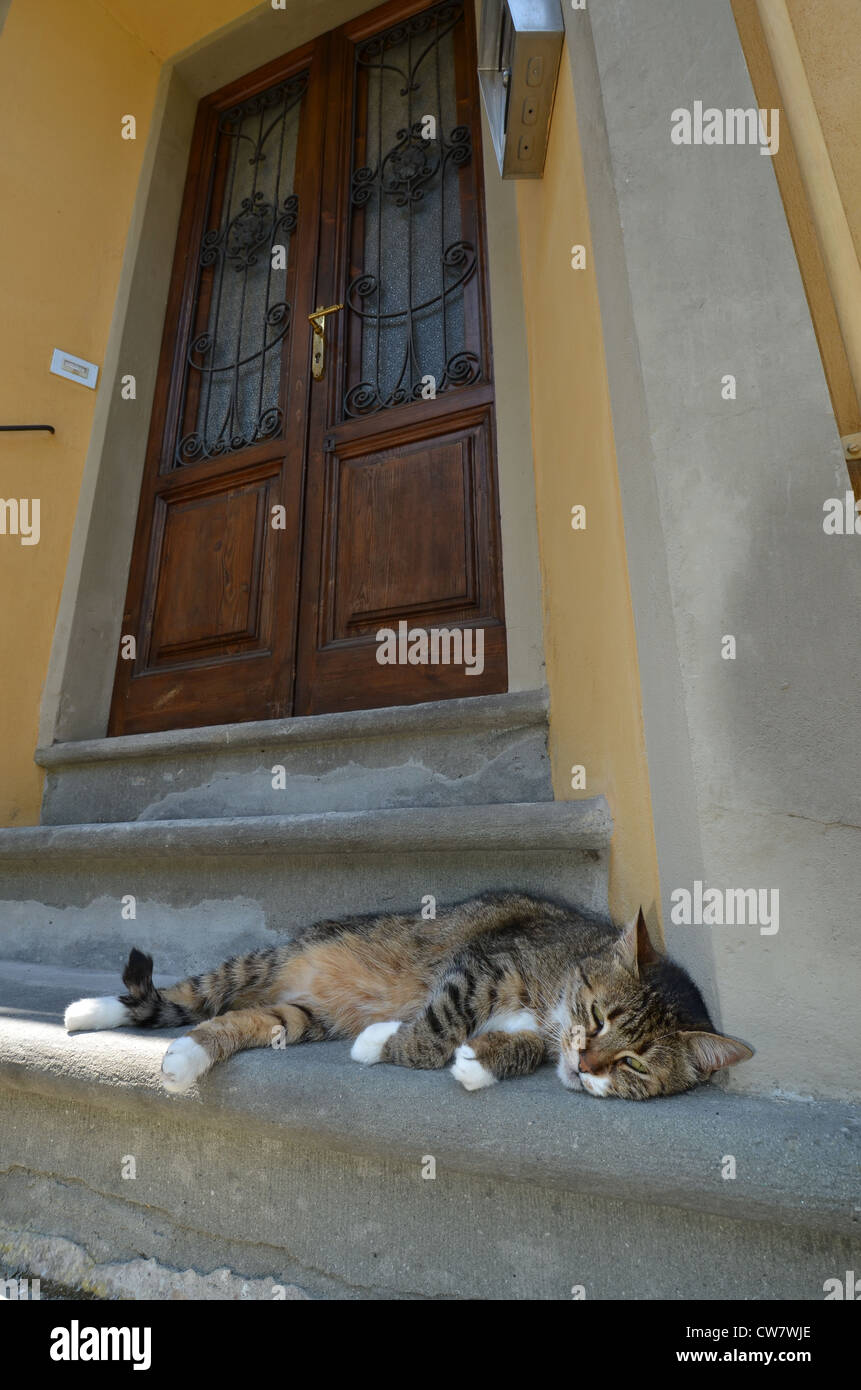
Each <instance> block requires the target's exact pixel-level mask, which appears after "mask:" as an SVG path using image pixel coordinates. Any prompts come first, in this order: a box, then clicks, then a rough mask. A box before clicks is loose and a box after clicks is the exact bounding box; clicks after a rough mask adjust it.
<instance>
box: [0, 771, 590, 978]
mask: <svg viewBox="0 0 861 1390" xmlns="http://www.w3.org/2000/svg"><path fill="white" fill-rule="evenodd" d="M611 833H612V820H611V816H610V813H609V809H608V807H607V804H606V802H605V801H604V800H603V798H596V799H593V800H583V801H568V802H559V801H557V802H554V801H546V802H528V803H523V804H513V805H507V804H491V805H482V806H441V807H408V808H405V809H401V810H373V811H326V812H321V813H318V814H315V815H292V816H275V815H271V816H259V817H253V816H240V817H235V818H231V819H215V818H207V819H198V820H175V821H169V820H150V821H130V822H121V823H117V824H107V825H104V824H94V825H64V826H35V827H26V828H22V829H17V830H0V956H6V957H8V958H9V959H13V960H20V961H28V960H29V961H34V962H41V963H44V964H56V965H65V966H69V965H71V966H104V965H106V964H110V965H111V966H112V967H115V968H119V966H120V965H121V964H122V962H123V960H124V956H125V953H126V952H127V951H128V949H129V947H130V946H132V945H137V946H140V947H141V948H142V949H144V950H148V951H151V952H152V955H153V957H154V958H155V961H156V965H157V966H160V967H162V968H163V969H165V970H170V971H176V972H177V973H184V972H187V971H196V970H199V969H202V968H204V967H208V966H211V965H214V964H216V963H217V962H218V961H220V960H222V959H223V958H224V957H226V956H228V955H233V954H234V953H236V952H240V951H244V950H250V949H252V948H253V947H256V946H260V945H263V944H265V943H266V942H267V940H271V939H272V937H273V935H277V934H278V933H288V934H289V933H290V932H291V931H293V930H295V929H296V928H297V927H298V926H300V925H302V924H304V923H307V922H311V921H314V920H315V919H317V918H319V917H323V916H342V915H345V914H348V913H361V912H373V911H380V912H381V911H387V910H404V911H415V912H416V913H418V912H419V911H420V908H421V904H422V899H423V898H424V897H425V896H426V895H428V894H430V895H433V896H434V897H435V898H436V899H437V901H438V902H439V903H445V902H455V901H458V900H459V899H462V898H466V897H469V896H471V895H473V894H475V893H478V892H481V891H482V890H483V889H488V888H506V887H513V886H514V887H519V888H523V889H527V890H530V891H532V892H538V893H542V892H544V893H548V894H550V895H551V896H555V897H559V898H562V899H564V900H566V901H568V902H570V903H571V904H572V905H574V906H577V907H581V908H584V909H587V910H589V911H593V912H600V913H606V912H607V869H608V861H609V849H610V837H611ZM130 899H134V902H133V903H131V902H130V901H129V900H130ZM132 910H133V911H134V914H135V915H134V917H133V918H132V917H131V916H130V915H129V914H130V913H131V911H132Z"/></svg>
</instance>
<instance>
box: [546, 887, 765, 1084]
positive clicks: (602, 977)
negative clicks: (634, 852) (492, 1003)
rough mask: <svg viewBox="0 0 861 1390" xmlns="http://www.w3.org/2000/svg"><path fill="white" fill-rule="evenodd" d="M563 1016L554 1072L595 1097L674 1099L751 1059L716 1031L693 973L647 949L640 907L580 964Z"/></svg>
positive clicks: (741, 1045)
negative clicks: (612, 937)
mask: <svg viewBox="0 0 861 1390" xmlns="http://www.w3.org/2000/svg"><path fill="white" fill-rule="evenodd" d="M563 1017H564V1021H563V1018H560V1022H561V1023H562V1027H561V1031H560V1039H559V1042H560V1056H559V1065H558V1068H557V1074H558V1075H559V1078H560V1080H561V1081H562V1083H563V1085H565V1086H568V1087H569V1088H570V1089H572V1090H580V1089H581V1088H582V1089H583V1090H585V1091H587V1092H588V1093H589V1095H592V1096H617V1097H620V1098H622V1099H624V1100H648V1099H650V1098H651V1097H652V1096H671V1095H675V1094H677V1093H678V1092H679V1091H689V1090H691V1089H692V1087H694V1086H698V1085H700V1083H701V1082H703V1081H707V1080H708V1078H709V1077H710V1076H711V1075H712V1073H713V1072H715V1071H718V1070H720V1068H721V1067H731V1066H734V1065H735V1063H736V1062H743V1061H745V1060H746V1059H747V1058H748V1057H752V1056H753V1050H752V1048H750V1047H748V1046H747V1045H746V1044H745V1043H743V1042H739V1041H738V1039H736V1038H729V1037H726V1036H724V1035H723V1034H721V1033H717V1032H715V1030H714V1027H713V1024H712V1022H711V1019H710V1018H709V1016H708V1011H707V1010H706V1007H705V1004H704V1003H703V999H702V995H701V994H700V992H699V990H698V989H697V987H696V985H695V984H694V983H693V981H692V980H691V978H690V976H689V975H688V974H687V973H686V972H685V971H684V970H683V969H682V968H681V966H680V965H676V964H674V962H673V961H670V960H668V959H667V958H666V957H665V956H659V955H658V954H657V952H656V951H655V950H654V948H653V947H652V944H651V942H650V940H649V934H648V931H647V929H646V923H645V920H644V918H643V914H642V911H641V912H640V913H639V915H638V917H637V919H636V921H635V922H633V923H632V924H631V926H630V927H629V928H627V929H626V930H625V931H623V932H622V933H621V935H620V937H619V940H618V942H616V943H615V944H614V945H613V946H611V947H609V948H608V949H607V950H606V952H602V953H601V954H599V955H596V956H595V957H592V958H590V959H588V960H586V961H584V963H583V968H582V969H581V970H580V971H578V973H577V975H576V977H575V978H574V979H573V980H572V982H571V984H570V986H569V994H568V998H567V1000H566V1001H565V1003H564V1005H563Z"/></svg>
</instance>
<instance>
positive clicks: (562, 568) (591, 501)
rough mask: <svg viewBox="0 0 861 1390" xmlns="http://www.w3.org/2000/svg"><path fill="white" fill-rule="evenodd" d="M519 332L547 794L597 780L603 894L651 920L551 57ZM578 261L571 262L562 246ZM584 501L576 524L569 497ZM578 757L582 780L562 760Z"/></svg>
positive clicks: (615, 575)
mask: <svg viewBox="0 0 861 1390" xmlns="http://www.w3.org/2000/svg"><path fill="white" fill-rule="evenodd" d="M518 211H519V215H520V231H521V260H522V266H523V281H524V298H525V304H526V320H527V334H528V338H529V359H530V390H531V396H532V421H533V426H532V428H533V446H534V452H535V473H536V502H537V509H538V538H539V547H540V553H541V569H542V587H543V601H544V642H545V655H546V660H547V677H548V685H549V688H550V729H551V758H552V764H553V779H554V789H555V794H556V796H557V797H558V798H560V799H565V798H569V797H577V796H594V795H595V794H596V793H599V792H603V793H604V795H605V796H606V797H607V799H608V801H609V802H610V806H611V808H612V811H613V815H614V818H615V824H616V829H615V834H614V837H613V852H612V857H611V865H610V906H611V909H612V911H613V913H614V915H615V916H616V917H617V919H619V920H621V919H627V918H629V917H630V916H631V915H632V914H633V913H634V912H635V911H636V909H637V907H638V905H640V904H642V906H643V908H644V910H645V911H646V913H647V917H648V918H649V924H650V926H651V927H652V929H654V928H655V927H656V926H657V924H658V921H659V904H660V892H659V884H658V865H657V854H656V850H655V840H654V831H653V827H652V810H651V797H650V793H649V780H648V767H647V762H646V751H645V739H644V734H643V725H642V712H641V698H640V684H639V671H638V663H637V652H636V642H635V634H634V621H633V613H632V608H631V598H630V591H629V587H628V571H627V561H626V556H625V538H624V532H623V523H622V508H621V498H620V494H619V482H618V473H617V468H616V455H615V447H614V442H613V427H612V422H611V415H610V398H609V388H608V384H607V375H606V367H605V363H604V354H603V348H602V341H603V340H602V332H601V317H600V311H599V306H598V292H597V286H596V281H595V274H594V257H593V254H592V246H591V242H590V235H589V213H588V206H587V202H586V188H585V183H584V178H583V169H582V163H581V157H580V145H579V136H578V130H577V116H576V109H575V101H574V92H573V85H572V80H571V70H570V66H569V63H568V59H567V55H563V59H562V65H561V68H560V72H559V85H558V88H557V92H556V104H555V108H554V112H553V123H552V128H551V135H550V146H549V150H548V155H547V164H546V167H545V171H544V178H543V179H542V180H540V181H537V180H536V181H534V182H524V183H521V184H520V185H519V186H518ZM575 244H580V245H583V246H585V248H586V268H585V269H583V270H574V269H572V268H571V248H572V246H573V245H575ZM578 504H582V505H584V506H585V507H586V529H585V531H579V530H578V531H575V530H573V529H572V527H571V508H572V507H573V506H575V505H578ZM576 764H580V765H582V766H584V767H585V769H586V777H587V783H586V788H585V790H583V791H575V790H573V789H572V786H571V768H572V766H574V765H576Z"/></svg>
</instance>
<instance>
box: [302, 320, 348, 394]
mask: <svg viewBox="0 0 861 1390" xmlns="http://www.w3.org/2000/svg"><path fill="white" fill-rule="evenodd" d="M343 307H344V306H343V304H330V305H329V307H328V309H324V308H323V306H322V305H318V307H317V308H316V309H315V310H314V312H313V314H309V315H308V322H309V323H310V325H311V327H312V328H313V330H314V347H313V351H312V353H311V375H312V376H313V378H314V380H315V381H320V380H321V379H322V376H323V372H324V371H325V369H326V315H327V314H336V313H337V312H338V310H339V309H343Z"/></svg>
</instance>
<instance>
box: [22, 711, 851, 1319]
mask: <svg viewBox="0 0 861 1390" xmlns="http://www.w3.org/2000/svg"><path fill="white" fill-rule="evenodd" d="M546 744H547V702H546V696H545V694H544V693H543V692H531V693H526V694H515V695H504V696H484V697H477V698H475V699H470V700H453V701H446V702H441V703H439V704H429V705H423V706H422V705H418V706H412V707H409V708H405V709H394V710H372V711H363V712H360V713H358V714H348V715H324V716H321V717H319V718H315V719H297V720H293V721H276V722H273V723H265V724H248V725H239V726H235V725H234V726H225V727H223V728H211V729H198V730H190V731H182V732H178V733H175V734H174V733H171V734H154V735H146V736H142V737H134V738H123V739H112V740H94V741H89V742H86V743H74V744H64V745H58V746H56V747H53V748H49V749H43V750H40V752H39V754H38V761H39V762H40V763H42V765H43V766H44V767H45V769H46V774H47V776H46V785H45V794H44V804H43V817H42V820H43V823H42V825H40V826H37V827H28V828H23V829H17V830H0V957H3V958H4V959H3V961H2V963H0V1136H2V1138H0V1175H2V1176H0V1187H2V1192H0V1265H3V1264H5V1266H6V1268H7V1270H11V1269H12V1268H18V1269H20V1271H21V1272H22V1273H23V1274H26V1273H28V1272H29V1273H31V1274H33V1275H41V1277H43V1278H45V1279H47V1278H52V1279H55V1280H58V1281H59V1282H64V1283H69V1282H70V1281H71V1282H73V1283H77V1285H78V1286H79V1287H86V1288H88V1289H92V1290H95V1291H96V1292H101V1293H102V1294H103V1295H104V1296H108V1295H110V1296H120V1297H147V1296H149V1293H148V1291H150V1290H152V1289H153V1288H154V1287H155V1288H157V1289H158V1290H159V1291H160V1292H159V1295H158V1296H171V1295H173V1296H187V1294H188V1291H189V1290H192V1291H193V1292H192V1294H191V1296H195V1297H198V1296H206V1297H225V1298H228V1297H272V1296H281V1295H280V1294H275V1295H273V1293H272V1289H273V1281H274V1284H276V1285H278V1286H280V1287H281V1288H282V1289H287V1290H289V1292H287V1293H285V1294H284V1295H283V1296H285V1297H302V1296H304V1295H307V1296H311V1297H334V1298H378V1297H382V1298H410V1297H419V1298H452V1297H469V1296H475V1297H481V1298H510V1297H515V1298H516V1297H519V1298H569V1297H571V1289H572V1287H573V1286H575V1285H583V1287H584V1289H585V1292H586V1296H587V1297H588V1298H602V1297H612V1298H619V1297H638V1298H643V1297H646V1298H648V1297H670V1298H686V1297H726V1296H732V1297H738V1296H741V1297H758V1296H762V1290H764V1289H768V1290H772V1291H773V1290H775V1289H779V1290H780V1294H779V1296H786V1297H790V1296H797V1297H808V1298H819V1297H821V1296H822V1293H821V1284H822V1281H823V1280H824V1279H825V1278H827V1277H829V1276H830V1275H831V1274H834V1273H839V1272H840V1271H842V1270H844V1269H846V1268H853V1267H857V1266H853V1265H852V1264H851V1262H849V1263H846V1261H849V1254H848V1250H849V1248H850V1245H851V1240H852V1235H853V1233H854V1232H856V1231H857V1226H855V1225H854V1224H853V1222H854V1219H855V1218H856V1217H857V1215H858V1213H857V1209H853V1199H852V1192H853V1191H854V1188H853V1182H854V1174H853V1170H852V1151H853V1149H852V1140H853V1131H852V1128H851V1121H850V1119H849V1112H848V1111H847V1110H846V1109H845V1108H843V1107H840V1106H837V1105H830V1106H829V1105H824V1106H808V1107H802V1108H801V1109H799V1108H798V1107H792V1106H787V1105H781V1104H778V1103H777V1102H774V1101H766V1100H763V1101H759V1100H752V1099H750V1098H742V1097H738V1096H733V1095H727V1094H725V1093H724V1092H722V1091H720V1090H719V1089H718V1088H717V1087H710V1088H706V1089H705V1090H704V1091H703V1092H701V1093H699V1094H697V1095H695V1096H685V1097H679V1098H676V1099H675V1100H673V1101H666V1102H656V1103H653V1104H650V1105H648V1106H621V1105H619V1104H617V1103H614V1102H611V1103H609V1104H601V1103H598V1102H596V1101H593V1100H591V1099H590V1098H588V1097H585V1096H572V1095H570V1094H569V1093H567V1092H564V1091H563V1090H562V1088H561V1087H559V1085H558V1083H557V1082H556V1081H555V1078H554V1077H553V1076H552V1073H542V1074H539V1075H538V1076H536V1077H532V1078H529V1079H528V1080H526V1081H523V1082H518V1083H508V1084H506V1085H505V1086H499V1087H496V1088H493V1089H492V1090H490V1091H488V1092H477V1093H475V1094H472V1095H470V1094H468V1093H466V1092H464V1091H463V1090H462V1089H461V1088H460V1087H458V1086H457V1084H456V1083H455V1082H454V1081H453V1080H452V1078H451V1077H450V1076H449V1075H448V1073H442V1074H427V1073H416V1072H405V1071H402V1070H400V1069H398V1068H384V1067H380V1068H374V1069H371V1070H370V1071H367V1070H364V1069H360V1068H358V1067H357V1066H356V1065H355V1064H353V1063H351V1062H350V1061H349V1057H348V1048H347V1047H346V1046H343V1045H340V1044H325V1045H316V1046H313V1047H307V1048H296V1049H290V1050H288V1051H286V1052H276V1053H270V1052H268V1051H267V1052H266V1053H262V1052H259V1053H246V1054H242V1055H241V1056H238V1057H236V1058H233V1059H232V1060H231V1061H230V1063H228V1064H227V1065H226V1066H225V1067H224V1068H222V1069H219V1070H217V1071H216V1072H214V1073H213V1074H212V1075H211V1076H210V1077H208V1078H207V1079H206V1080H205V1082H204V1083H203V1085H202V1086H201V1088H200V1093H199V1094H195V1093H192V1094H191V1095H189V1096H184V1097H170V1096H167V1095H166V1094H165V1093H164V1092H162V1091H161V1089H160V1087H159V1084H158V1070H159V1065H160V1059H161V1055H162V1053H163V1051H164V1048H165V1046H166V1044H167V1042H168V1040H169V1038H170V1037H172V1036H174V1034H173V1033H169V1034H165V1033H163V1032H159V1033H147V1032H144V1031H141V1032H132V1031H128V1030H119V1031H116V1032H106V1033H99V1034H81V1035H76V1036H75V1037H72V1038H69V1037H67V1036H66V1034H65V1032H64V1031H63V1029H62V1013H63V1010H64V1008H65V1005H66V1004H67V1003H68V1002H69V1001H70V1000H72V999H75V998H78V997H81V996H82V995H87V994H92V993H112V992H114V991H115V990H116V988H117V983H118V972H119V970H120V968H121V966H122V964H123V962H124V959H125V956H126V953H127V951H128V948H129V947H130V946H131V945H132V944H136V945H138V946H141V947H142V948H144V949H146V950H149V951H151V952H152V954H153V955H154V957H155V960H156V966H157V969H158V970H160V971H161V972H163V978H164V980H165V982H168V981H169V980H170V979H172V978H175V977H176V976H177V975H179V974H183V973H186V972H187V971H190V970H197V969H199V968H202V967H204V966H207V965H211V964H214V963H216V962H217V961H218V960H220V959H222V958H223V957H224V956H225V955H227V954H230V953H233V952H236V951H241V950H243V949H247V948H250V947H252V946H258V945H260V944H262V943H265V942H267V941H272V940H277V939H278V938H279V937H280V936H283V935H285V934H289V933H290V932H291V931H292V930H293V929H295V928H296V927H297V926H299V925H300V924H302V923H304V922H307V921H310V920H314V919H315V918H317V917H320V916H323V915H330V914H340V913H346V912H362V911H372V910H384V909H405V910H413V911H416V912H418V911H419V909H420V906H421V902H422V899H423V898H426V896H427V895H429V894H430V895H433V896H434V897H435V898H436V899H437V901H438V902H439V903H444V902H448V901H455V900H457V899H458V898H462V897H465V896H468V895H469V894H472V893H475V892H478V891H480V890H481V889H484V888H492V887H509V886H518V887H523V888H528V889H532V890H534V891H537V892H548V893H550V894H552V895H554V896H557V897H561V898H564V899H567V900H568V901H570V902H571V903H572V904H575V905H577V906H581V907H585V908H588V909H590V910H593V911H598V912H606V911H607V872H608V861H609V851H610V840H611V833H612V824H611V819H610V815H609V812H608V809H607V806H606V804H605V803H604V802H603V801H602V800H601V799H600V798H599V799H593V800H583V801H575V802H556V801H554V800H553V797H552V787H551V781H550V771H549V763H548V758H547V747H546ZM273 769H283V775H279V774H278V773H276V772H273ZM273 777H274V778H275V782H276V785H273ZM279 783H283V785H278V784H279ZM132 912H133V914H134V915H132ZM726 1153H735V1154H736V1155H737V1158H738V1168H739V1179H738V1180H737V1181H736V1182H733V1183H727V1182H724V1181H722V1180H721V1178H720V1167H719V1165H720V1162H721V1157H722V1155H723V1154H726ZM129 1157H131V1158H133V1159H134V1167H135V1174H136V1175H135V1177H134V1178H133V1179H132V1178H129V1177H124V1176H123V1171H124V1165H125V1167H126V1168H127V1167H128V1164H127V1162H126V1160H127V1159H128V1158H129ZM823 1157H824V1158H825V1159H826V1162H825V1164H824V1167H823V1165H822V1163H821V1160H822V1159H823ZM429 1160H433V1163H430V1164H429ZM434 1167H435V1172H436V1176H435V1177H434V1178H430V1177H429V1176H423V1173H424V1174H425V1175H426V1174H427V1173H428V1172H429V1169H430V1168H434ZM70 1270H71V1271H72V1273H70ZM189 1271H191V1273H189ZM696 1280H699V1285H700V1287H699V1288H694V1287H693V1286H692V1281H694V1282H695V1281H696ZM202 1289H203V1290H207V1291H208V1292H203V1293H202V1292H200V1291H201V1290H202ZM757 1290H759V1292H757ZM770 1296H776V1295H775V1294H774V1292H771V1295H770Z"/></svg>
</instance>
